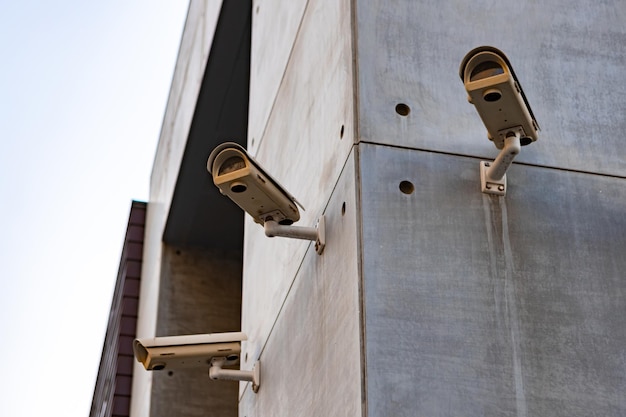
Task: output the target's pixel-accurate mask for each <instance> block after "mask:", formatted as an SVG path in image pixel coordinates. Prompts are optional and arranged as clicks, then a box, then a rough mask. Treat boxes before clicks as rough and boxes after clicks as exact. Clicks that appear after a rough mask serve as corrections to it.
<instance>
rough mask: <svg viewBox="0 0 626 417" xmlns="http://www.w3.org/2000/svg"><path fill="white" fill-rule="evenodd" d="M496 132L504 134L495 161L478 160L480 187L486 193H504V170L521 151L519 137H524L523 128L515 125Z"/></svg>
mask: <svg viewBox="0 0 626 417" xmlns="http://www.w3.org/2000/svg"><path fill="white" fill-rule="evenodd" d="M498 134H499V135H501V136H504V147H503V148H502V150H501V151H500V153H499V154H498V156H497V157H496V159H495V161H493V162H487V161H480V189H481V191H482V192H483V193H486V194H495V195H505V194H506V171H507V170H508V169H509V167H510V166H511V164H512V163H513V159H515V157H516V156H517V154H519V153H520V151H521V145H520V139H521V138H522V137H524V129H523V128H522V127H521V126H516V127H513V128H510V129H506V130H503V131H500V132H498Z"/></svg>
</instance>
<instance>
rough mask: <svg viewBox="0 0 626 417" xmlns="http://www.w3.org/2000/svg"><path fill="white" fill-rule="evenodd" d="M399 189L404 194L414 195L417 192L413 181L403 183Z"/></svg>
mask: <svg viewBox="0 0 626 417" xmlns="http://www.w3.org/2000/svg"><path fill="white" fill-rule="evenodd" d="M399 188H400V191H402V192H403V193H404V194H413V191H415V186H414V185H413V183H412V182H411V181H401V182H400V186H399Z"/></svg>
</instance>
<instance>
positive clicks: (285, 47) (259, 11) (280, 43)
mask: <svg viewBox="0 0 626 417" xmlns="http://www.w3.org/2000/svg"><path fill="white" fill-rule="evenodd" d="M307 3H308V0H290V1H282V0H254V1H253V2H252V48H251V53H250V59H251V65H250V112H249V118H248V144H249V146H254V145H257V144H258V142H259V141H260V140H261V138H262V137H263V131H264V130H265V126H266V124H267V119H268V118H269V115H270V112H271V111H272V106H273V105H274V100H275V99H276V96H277V94H278V88H279V87H280V84H281V81H282V79H283V76H284V74H285V69H286V68H287V62H288V61H289V57H290V56H291V51H292V49H293V45H294V43H295V40H296V36H297V34H298V30H299V29H300V24H301V22H302V17H303V16H304V10H305V9H306V6H307Z"/></svg>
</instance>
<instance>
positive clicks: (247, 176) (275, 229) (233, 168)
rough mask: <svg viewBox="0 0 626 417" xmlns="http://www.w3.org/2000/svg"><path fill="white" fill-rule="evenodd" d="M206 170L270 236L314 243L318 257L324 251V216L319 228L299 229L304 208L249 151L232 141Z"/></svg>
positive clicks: (221, 147) (215, 152) (217, 150)
mask: <svg viewBox="0 0 626 417" xmlns="http://www.w3.org/2000/svg"><path fill="white" fill-rule="evenodd" d="M207 171H209V173H211V175H212V176H213V183H214V184H215V185H216V186H217V187H218V188H219V190H220V192H221V193H222V194H223V195H226V196H228V197H229V198H230V199H231V200H233V202H235V203H236V204H237V205H238V206H239V207H241V208H242V209H243V210H244V211H245V212H246V213H248V214H249V215H250V216H252V218H253V219H254V221H255V222H256V223H259V224H261V225H263V227H264V228H265V234H266V235H267V236H269V237H274V236H282V237H292V238H296V239H306V240H313V241H315V248H316V250H317V252H318V253H319V254H321V253H322V251H323V250H324V246H325V242H324V240H325V239H324V238H325V236H324V217H323V216H322V217H321V218H320V219H319V220H318V224H317V227H296V226H290V225H291V224H293V223H295V222H297V221H298V220H300V212H299V210H298V206H300V207H301V208H302V209H303V210H304V208H303V207H302V205H301V204H300V203H299V202H298V201H297V200H296V199H295V197H294V196H292V195H291V194H290V193H289V192H287V190H285V188H284V187H283V186H281V185H280V184H279V183H278V181H276V180H275V179H274V178H272V176H271V175H269V174H268V173H267V172H266V171H265V170H264V169H263V168H262V167H261V165H260V164H259V163H258V162H257V161H255V160H254V158H252V157H251V156H250V155H248V152H246V150H245V149H244V148H243V147H242V146H240V145H238V144H237V143H233V142H226V143H222V144H221V145H218V146H217V147H216V148H215V149H213V151H212V152H211V154H210V155H209V159H208V161H207Z"/></svg>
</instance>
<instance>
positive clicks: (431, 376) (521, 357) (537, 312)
mask: <svg viewBox="0 0 626 417" xmlns="http://www.w3.org/2000/svg"><path fill="white" fill-rule="evenodd" d="M359 148H360V151H361V152H360V165H359V166H360V175H361V178H362V188H361V192H362V205H363V212H362V214H363V225H362V227H363V267H362V270H363V280H364V293H365V312H366V321H365V333H366V345H367V348H366V362H367V372H366V374H367V407H368V415H369V416H370V417H377V416H390V415H393V416H416V415H427V416H451V415H463V416H494V415H497V416H542V415H544V416H545V415H550V416H568V417H571V416H581V417H582V416H591V415H596V416H622V415H625V414H626V396H624V393H625V392H626V356H625V355H624V352H625V351H624V346H626V327H625V326H624V323H623V317H624V315H625V314H626V279H625V278H624V271H625V270H626V257H624V248H626V233H625V231H626V206H625V205H624V201H626V188H625V187H624V185H625V184H624V180H623V179H617V178H612V177H605V176H600V175H590V174H581V173H574V172H566V171H561V170H554V169H547V168H536V167H528V166H520V165H514V166H513V167H512V168H511V169H510V171H509V174H508V176H509V187H510V188H509V192H508V194H507V196H506V197H504V198H502V197H495V196H487V195H485V194H482V193H481V192H480V184H479V175H478V161H477V160H475V159H473V158H467V157H460V156H449V155H442V154H437V153H429V152H421V151H412V150H406V149H398V148H390V147H385V146H374V145H361V146H359ZM401 181H410V182H412V183H413V184H414V187H415V189H414V191H413V193H411V194H404V193H403V192H402V191H401V190H400V189H399V184H400V182H401Z"/></svg>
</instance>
